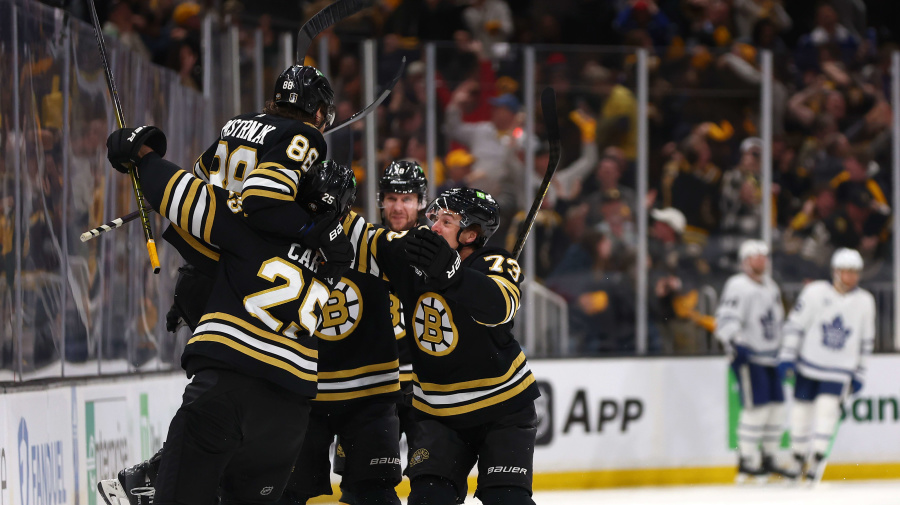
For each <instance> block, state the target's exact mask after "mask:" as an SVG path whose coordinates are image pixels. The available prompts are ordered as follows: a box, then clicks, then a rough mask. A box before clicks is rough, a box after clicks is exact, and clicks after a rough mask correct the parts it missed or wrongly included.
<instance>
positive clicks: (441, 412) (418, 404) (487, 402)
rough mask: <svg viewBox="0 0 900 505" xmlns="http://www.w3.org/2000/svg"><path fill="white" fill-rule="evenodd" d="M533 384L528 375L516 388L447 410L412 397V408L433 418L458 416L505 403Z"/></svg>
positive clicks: (532, 376)
mask: <svg viewBox="0 0 900 505" xmlns="http://www.w3.org/2000/svg"><path fill="white" fill-rule="evenodd" d="M533 382H534V375H533V374H528V376H527V377H525V379H523V380H522V382H520V383H519V384H518V385H517V386H516V387H513V388H510V389H509V390H507V391H504V392H502V393H500V394H498V395H495V396H489V397H487V398H485V399H484V400H480V401H477V402H475V403H470V404H468V405H463V406H461V407H448V408H440V409H436V408H434V407H432V406H430V405H427V404H425V403H423V402H422V401H421V400H419V399H418V398H415V397H413V407H415V408H416V409H417V410H420V411H422V412H425V413H426V414H431V415H433V416H439V417H446V416H456V415H460V414H468V413H469V412H472V411H475V410H479V409H483V408H485V407H490V406H491V405H496V404H498V403H500V402H503V401H506V400H508V399H510V398H512V397H514V396H516V395H517V394H519V393H521V392H522V391H525V389H527V388H528V386H530V385H531V384H532V383H533Z"/></svg>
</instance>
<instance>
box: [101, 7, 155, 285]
mask: <svg viewBox="0 0 900 505" xmlns="http://www.w3.org/2000/svg"><path fill="white" fill-rule="evenodd" d="M88 4H89V6H90V8H91V21H92V22H93V24H94V36H96V38H97V49H98V50H99V51H100V61H101V63H102V64H103V72H104V74H105V76H106V87H107V88H108V89H109V94H110V96H111V97H112V101H113V108H114V109H115V113H116V123H117V124H118V125H119V128H125V115H124V114H123V113H122V103H121V102H120V101H119V91H118V90H117V89H116V81H115V79H113V75H112V69H110V67H109V59H108V58H107V56H106V43H105V42H104V41H103V32H102V31H101V29H100V19H98V18H97V6H96V5H94V0H88ZM128 174H129V175H130V176H131V189H132V190H134V199H135V200H136V201H137V204H138V212H139V213H140V218H141V225H143V229H144V240H146V242H147V251H148V253H149V255H150V266H151V267H152V268H153V273H154V274H158V273H159V257H158V256H157V254H156V242H155V241H154V240H153V229H152V228H150V218H149V216H148V215H147V211H146V209H145V207H144V193H143V190H142V189H141V181H140V180H139V179H138V176H137V170H135V167H134V166H131V167H129V170H128Z"/></svg>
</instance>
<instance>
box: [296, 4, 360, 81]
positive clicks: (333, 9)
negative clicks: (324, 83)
mask: <svg viewBox="0 0 900 505" xmlns="http://www.w3.org/2000/svg"><path fill="white" fill-rule="evenodd" d="M373 4H374V0H337V1H336V2H334V3H333V4H330V5H328V6H326V7H325V8H324V9H322V10H320V11H319V12H317V13H315V14H314V15H313V17H311V18H309V20H308V21H307V22H306V23H304V24H303V26H302V27H301V28H300V31H299V32H298V33H297V64H298V65H303V60H305V59H306V53H307V52H308V51H309V46H310V45H312V41H313V39H315V38H316V36H317V35H319V34H320V33H322V32H324V31H325V30H327V29H328V27H330V26H334V25H336V24H337V23H338V22H340V21H341V20H343V19H345V18H348V17H350V16H352V15H354V14H356V13H357V12H359V11H361V10H363V9H365V8H366V7H369V6H371V5H373Z"/></svg>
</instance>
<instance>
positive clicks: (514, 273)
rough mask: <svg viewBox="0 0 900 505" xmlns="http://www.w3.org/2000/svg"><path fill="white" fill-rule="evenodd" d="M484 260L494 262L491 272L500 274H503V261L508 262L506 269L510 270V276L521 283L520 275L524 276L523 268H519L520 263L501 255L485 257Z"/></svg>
mask: <svg viewBox="0 0 900 505" xmlns="http://www.w3.org/2000/svg"><path fill="white" fill-rule="evenodd" d="M484 260H485V261H489V262H492V263H493V264H492V265H491V266H490V268H489V270H490V271H491V272H497V273H498V274H502V273H503V267H504V265H503V260H506V268H508V269H509V276H510V277H512V280H513V281H515V282H519V275H521V274H522V267H520V266H519V262H518V261H516V260H514V259H512V258H507V257H506V256H501V255H499V254H495V255H492V256H485V257H484Z"/></svg>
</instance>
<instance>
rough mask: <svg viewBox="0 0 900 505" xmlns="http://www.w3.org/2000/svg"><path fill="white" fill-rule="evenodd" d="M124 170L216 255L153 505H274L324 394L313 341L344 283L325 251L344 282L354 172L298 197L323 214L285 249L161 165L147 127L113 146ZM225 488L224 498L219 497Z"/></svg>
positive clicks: (227, 200)
mask: <svg viewBox="0 0 900 505" xmlns="http://www.w3.org/2000/svg"><path fill="white" fill-rule="evenodd" d="M107 146H108V157H109V159H110V161H111V162H112V164H113V166H114V167H116V169H117V170H119V171H121V172H123V173H126V172H127V170H126V168H125V166H124V164H125V163H134V164H135V167H136V170H137V171H138V174H139V176H140V178H141V181H142V182H143V189H144V196H145V198H146V200H147V202H149V203H150V205H152V206H153V208H154V209H156V210H157V211H158V212H159V213H160V214H161V215H163V216H165V217H166V218H167V219H169V220H170V221H171V222H173V223H176V224H178V225H179V227H180V228H181V229H183V230H184V231H186V232H188V233H190V234H191V237H192V238H194V239H196V240H202V241H203V242H205V243H209V244H216V245H217V246H218V248H219V261H218V264H217V269H216V274H215V280H214V285H213V289H212V292H211V295H210V297H209V300H208V301H207V303H206V306H205V308H204V312H205V315H204V316H203V317H202V318H201V320H200V324H199V326H198V327H197V328H196V330H195V331H194V334H193V336H192V338H191V339H190V340H189V341H188V343H187V345H186V346H185V350H184V353H183V355H182V367H183V368H184V369H185V370H186V372H187V373H188V375H189V376H192V377H193V378H192V381H191V383H190V384H189V385H188V386H187V387H186V388H185V393H184V397H183V403H182V406H181V407H180V408H179V409H178V411H177V412H176V414H175V417H174V418H173V419H172V422H171V424H170V426H169V432H168V435H167V440H166V444H165V446H164V448H163V453H162V458H161V464H160V466H159V470H158V472H159V473H158V475H157V477H156V483H155V488H156V494H155V496H154V498H153V502H154V503H156V504H160V505H164V504H170V503H178V504H185V505H194V504H196V505H201V504H203V505H207V504H208V503H210V502H211V501H214V500H216V496H217V495H218V494H221V496H220V498H221V500H222V501H223V502H230V503H238V504H240V503H267V502H273V501H275V500H276V499H277V498H278V497H279V496H280V495H281V493H282V490H283V489H284V486H285V484H286V482H287V480H288V477H289V475H290V471H291V467H292V465H293V462H294V461H295V459H296V456H297V454H298V453H299V451H300V447H301V443H302V440H303V434H304V432H305V429H306V424H307V419H308V414H309V399H311V398H313V397H314V396H315V395H316V373H317V367H316V361H317V351H316V337H315V336H314V332H315V329H316V327H317V325H318V321H319V319H320V318H321V311H322V307H323V306H324V305H325V303H326V302H327V300H328V298H329V295H330V285H329V284H331V283H332V282H334V281H335V280H336V279H335V278H325V277H323V274H322V272H321V271H320V269H321V268H322V267H321V265H320V263H319V261H318V259H317V256H316V250H318V249H320V247H321V245H322V244H323V243H326V242H335V243H342V244H344V246H345V248H344V249H343V250H341V249H339V248H332V249H331V252H330V255H329V256H328V262H327V263H326V265H329V266H330V270H329V272H332V273H335V274H337V275H338V276H339V275H341V274H342V272H343V270H344V269H346V268H347V267H349V266H350V264H351V261H352V259H353V253H352V247H351V245H350V242H349V241H343V242H339V241H335V237H336V236H338V235H341V231H342V230H341V228H340V224H339V218H340V216H341V215H342V214H343V213H344V212H346V210H348V209H349V206H350V204H351V202H352V199H353V197H354V196H355V191H356V183H355V180H354V179H353V173H352V171H350V170H349V169H347V168H346V167H340V166H339V165H336V164H333V163H332V164H324V163H323V164H317V165H315V167H316V168H315V171H314V173H313V174H311V175H310V174H308V175H307V176H306V177H304V179H303V180H302V181H300V184H299V185H298V186H297V188H296V195H297V203H298V204H300V205H301V206H303V208H302V209H300V208H299V206H298V209H299V210H301V211H304V212H310V211H311V212H313V213H315V214H319V215H320V218H319V219H314V220H313V221H312V222H311V224H309V225H308V226H305V227H304V228H302V229H299V230H297V233H296V239H294V240H291V239H285V238H284V237H282V236H278V235H275V234H273V233H266V232H260V231H259V230H257V229H255V228H253V227H251V226H250V225H249V224H248V223H247V220H246V219H245V218H244V217H243V216H242V215H241V214H242V213H243V209H242V207H241V201H240V199H239V197H238V195H236V194H235V193H234V192H230V191H227V190H225V189H222V188H219V187H215V186H213V185H209V184H204V183H203V182H202V181H201V180H199V179H197V178H196V177H194V176H192V175H190V174H188V173H186V172H184V171H183V170H180V169H179V168H178V167H177V166H175V165H174V164H172V163H169V162H167V161H165V160H163V159H162V158H161V157H160V156H159V154H158V153H164V152H165V137H164V136H163V135H162V132H160V131H159V130H158V129H156V128H154V127H150V126H143V127H139V128H124V129H120V130H117V131H115V132H113V133H112V134H111V135H110V137H109V139H108V140H107ZM220 485H221V487H220Z"/></svg>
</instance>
